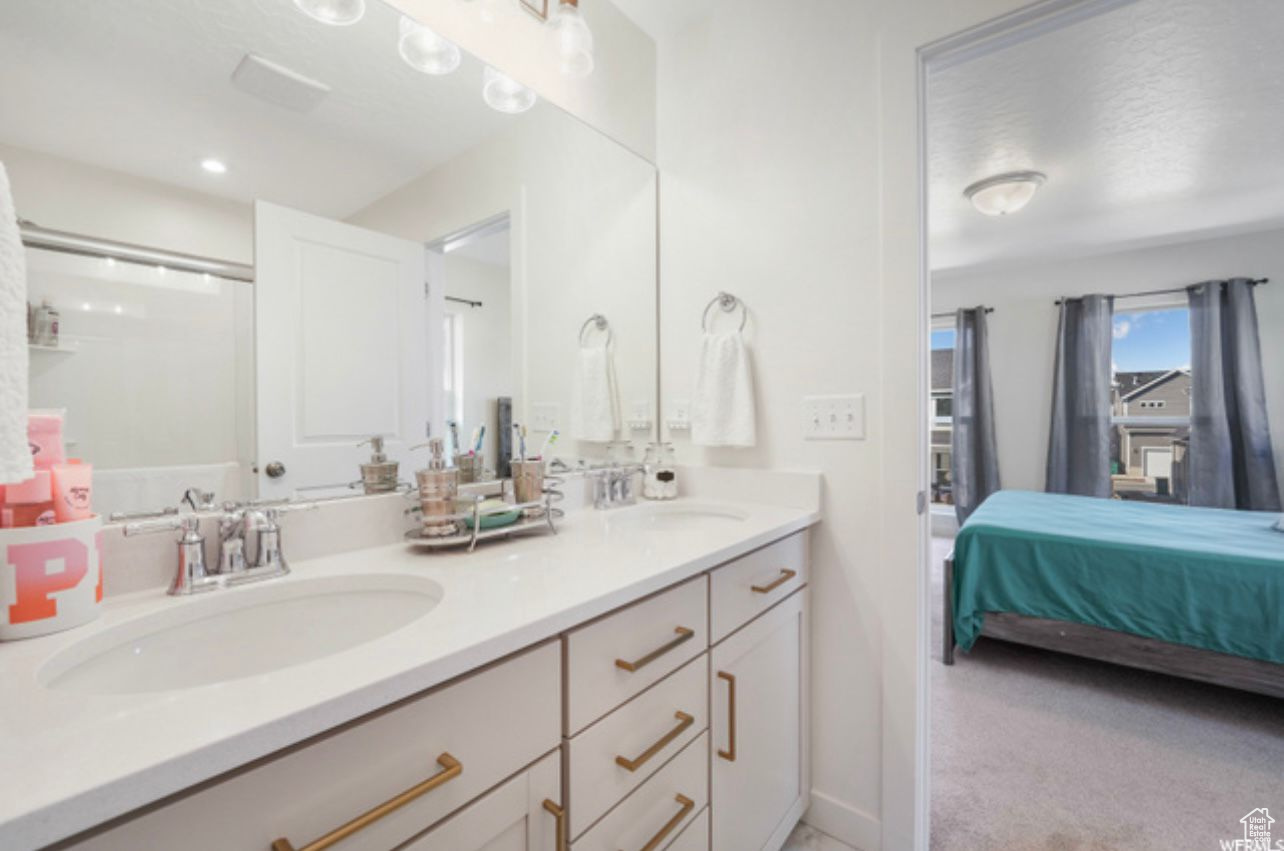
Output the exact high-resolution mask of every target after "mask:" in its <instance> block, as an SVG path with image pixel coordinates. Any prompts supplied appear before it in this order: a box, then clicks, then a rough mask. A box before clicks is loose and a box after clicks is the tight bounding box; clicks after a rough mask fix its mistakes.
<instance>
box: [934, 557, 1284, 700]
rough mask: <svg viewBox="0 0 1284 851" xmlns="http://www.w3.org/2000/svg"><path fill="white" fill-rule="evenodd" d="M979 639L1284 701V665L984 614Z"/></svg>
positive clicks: (948, 614) (948, 644) (950, 612)
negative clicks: (1228, 688) (985, 638)
mask: <svg viewBox="0 0 1284 851" xmlns="http://www.w3.org/2000/svg"><path fill="white" fill-rule="evenodd" d="M953 592H954V553H950V554H949V556H947V557H946V559H945V595H944V597H945V602H944V606H943V609H944V613H945V620H944V627H945V629H944V633H945V634H944V639H943V641H942V645H943V646H942V647H941V651H942V653H941V661H942V662H943V663H944V664H946V665H953V664H954V607H953V606H952V605H951V601H952V599H953V597H954V593H953ZM981 635H983V636H987V637H989V638H998V639H1001V640H1003V641H1010V642H1013V643H1014V644H1026V645H1029V646H1031V647H1040V648H1042V649H1044V650H1055V651H1057V652H1059V653H1069V654H1071V655H1073V656H1082V657H1084V658H1087V659H1099V660H1101V661H1103V662H1112V663H1114V664H1116V665H1127V666H1128V667H1131V668H1141V669H1142V670H1146V671H1156V672H1158V673H1161V674H1170V675H1172V676H1175V677H1185V678H1186V679H1189V680H1199V681H1200V682H1205V683H1213V684H1215V685H1220V686H1228V687H1230V688H1236V689H1241V690H1242V691H1251V692H1256V693H1257V694H1265V695H1269V696H1271V697H1279V698H1284V665H1277V664H1275V663H1274V662H1263V661H1260V660H1257V659H1248V658H1245V657H1243V656H1232V655H1230V654H1227V653H1218V652H1216V651H1213V650H1201V649H1199V648H1197V647H1188V646H1186V645H1184V644H1171V643H1169V642H1167V641H1160V640H1158V639H1155V638H1145V637H1143V636H1139V635H1130V634H1128V633H1126V632H1119V631H1117V630H1113V629H1105V628H1103V627H1098V626H1087V625H1085V624H1079V623H1072V622H1070V621H1057V620H1049V619H1047V618H1036V617H1029V616H1027V615H1016V614H1012V613H1010V612H986V613H985V625H984V626H983V627H982V629H981Z"/></svg>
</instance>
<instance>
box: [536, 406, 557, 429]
mask: <svg viewBox="0 0 1284 851" xmlns="http://www.w3.org/2000/svg"><path fill="white" fill-rule="evenodd" d="M561 418H562V406H561V405H559V404H557V403H556V402H535V403H534V404H532V405H531V428H532V429H533V430H535V431H552V430H553V429H556V428H560V426H559V425H558V421H559V420H561Z"/></svg>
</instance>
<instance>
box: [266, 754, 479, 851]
mask: <svg viewBox="0 0 1284 851" xmlns="http://www.w3.org/2000/svg"><path fill="white" fill-rule="evenodd" d="M437 764H438V765H440V766H441V771H438V772H437V773H436V774H434V775H433V776H432V777H429V778H428V779H427V780H425V781H423V782H422V783H419V784H417V785H415V786H411V787H410V788H409V789H407V790H406V791H404V792H402V793H401V794H400V795H397V796H396V797H395V798H389V799H388V800H386V801H384V802H383V803H382V804H380V805H379V806H377V807H375V808H374V809H373V810H370V811H368V812H365V813H362V814H361V815H359V816H357V817H356V818H354V819H353V820H352V821H350V822H348V823H347V824H345V825H342V826H341V827H336V828H335V829H334V830H332V831H330V832H329V833H327V834H326V835H325V836H323V837H321V838H320V839H318V840H316V841H314V842H310V843H308V844H307V845H304V846H303V847H302V848H300V849H298V851H322V849H324V848H329V847H330V846H331V845H334V844H336V843H338V842H341V841H343V840H344V839H347V838H348V837H349V836H351V835H352V834H354V833H356V832H357V831H359V830H362V829H363V828H367V827H369V826H370V825H372V824H374V823H375V822H377V821H378V820H379V819H381V818H383V817H384V816H386V815H388V814H389V813H391V812H393V811H394V810H399V809H401V808H402V807H404V806H405V805H406V804H409V803H410V802H411V801H413V800H414V799H415V798H418V797H420V796H421V795H426V794H428V793H429V792H431V791H432V790H433V789H436V788H437V787H438V786H444V785H445V784H446V783H448V782H450V781H451V780H454V779H455V778H456V777H458V776H459V775H461V774H463V773H464V766H463V764H462V763H461V762H460V761H459V760H457V759H455V758H454V757H453V756H451V755H450V754H448V753H443V754H442V755H441V756H439V757H437ZM272 851H295V848H294V846H293V845H291V844H290V840H288V839H286V838H284V837H282V838H281V839H278V840H276V841H275V842H273V843H272Z"/></svg>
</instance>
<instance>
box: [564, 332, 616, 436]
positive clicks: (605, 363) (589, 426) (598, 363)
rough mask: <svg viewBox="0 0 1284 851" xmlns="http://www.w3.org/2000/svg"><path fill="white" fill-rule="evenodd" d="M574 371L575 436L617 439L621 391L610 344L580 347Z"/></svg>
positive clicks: (573, 429)
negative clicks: (617, 381)
mask: <svg viewBox="0 0 1284 851" xmlns="http://www.w3.org/2000/svg"><path fill="white" fill-rule="evenodd" d="M575 371H576V374H575V399H574V413H573V418H572V429H571V434H572V436H574V437H575V439H576V440H586V441H590V442H594V443H608V442H610V441H612V440H615V436H616V433H617V432H618V431H619V430H620V394H619V390H618V388H617V387H616V384H615V359H614V356H613V355H612V354H611V347H610V346H590V347H587V348H585V347H583V346H581V347H580V351H579V357H578V360H577V361H576V364H575Z"/></svg>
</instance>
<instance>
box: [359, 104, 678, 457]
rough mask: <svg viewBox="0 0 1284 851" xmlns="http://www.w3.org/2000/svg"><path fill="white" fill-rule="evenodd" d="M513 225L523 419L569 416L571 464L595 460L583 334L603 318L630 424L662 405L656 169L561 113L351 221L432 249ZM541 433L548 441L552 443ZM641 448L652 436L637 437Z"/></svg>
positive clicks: (565, 419) (518, 410) (542, 116)
mask: <svg viewBox="0 0 1284 851" xmlns="http://www.w3.org/2000/svg"><path fill="white" fill-rule="evenodd" d="M504 213H507V214H509V215H510V216H511V233H512V244H511V263H512V275H513V308H512V309H513V316H514V337H513V339H514V354H513V363H514V373H515V376H516V377H517V387H515V388H514V391H515V392H514V419H516V420H517V421H518V422H523V421H527V420H529V419H530V417H529V414H528V412H529V410H530V408H529V405H530V404H539V403H553V404H556V405H557V406H558V407H559V410H560V422H559V427H560V428H561V430H562V432H563V434H564V440H563V442H562V443H561V444H559V446H561V448H562V449H563V450H565V454H567V455H572V456H574V455H580V456H594V455H599V454H601V452H602V449H601V447H600V446H595V445H590V444H583V443H581V444H575V443H572V441H571V439H570V438H571V435H570V432H569V424H570V410H571V382H570V379H569V377H570V375H571V371H572V369H573V366H574V363H575V358H576V357H577V354H576V352H577V348H578V346H579V342H578V334H579V331H580V327H581V325H582V324H583V323H584V321H585V320H586V319H587V318H588V317H589V316H590V315H591V314H593V313H601V314H603V315H605V316H606V317H607V318H608V320H609V321H610V322H611V324H612V327H613V328H614V331H615V344H614V349H615V364H616V372H617V376H618V379H619V386H620V395H621V399H622V401H623V404H624V408H625V412H626V415H627V411H628V408H629V406H630V403H631V402H632V401H634V400H641V401H643V402H648V403H650V406H651V408H654V399H655V398H656V385H655V382H656V360H657V355H656V325H655V323H656V308H655V280H656V259H655V246H656V241H655V240H656V176H655V169H654V167H653V166H652V165H651V164H650V163H648V162H647V161H645V160H643V159H641V158H640V157H637V156H636V155H634V154H632V153H630V152H628V151H626V150H625V149H623V148H621V147H619V146H618V145H616V144H615V143H613V142H611V141H610V140H609V139H606V138H605V137H603V136H602V135H600V134H598V133H594V132H592V131H591V130H588V129H587V128H585V127H583V126H582V125H581V124H580V123H579V122H577V121H575V120H573V119H571V118H569V117H567V116H566V115H564V114H563V113H561V112H559V111H557V110H554V109H545V110H538V111H534V112H531V113H528V114H527V115H525V116H523V117H522V120H521V122H520V123H519V124H518V125H517V126H516V127H515V128H514V129H513V131H512V132H510V133H508V134H505V135H503V136H500V137H498V138H496V139H493V140H491V141H490V142H488V143H487V144H485V145H482V146H480V147H478V148H476V149H474V150H472V151H470V152H468V153H467V154H464V155H463V156H461V157H458V158H456V159H455V160H452V161H451V162H449V163H446V164H444V165H442V166H439V167H438V168H436V169H434V170H433V171H431V172H429V173H428V174H426V175H424V176H423V177H421V178H419V179H418V180H415V181H413V182H411V183H409V184H407V185H406V186H404V187H402V188H401V189H399V190H397V191H396V192H393V193H392V194H390V195H388V196H386V197H385V198H383V199H381V200H379V201H377V202H375V203H374V204H373V205H371V206H370V207H368V208H366V209H365V210H363V211H361V212H359V213H357V214H356V215H355V216H353V217H352V218H351V219H350V221H351V222H352V223H353V224H357V225H361V226H362V227H368V228H373V229H375V230H378V231H382V232H384V233H389V234H392V235H394V236H402V237H405V238H406V239H413V240H417V241H421V242H432V241H433V240H436V239H439V238H441V237H444V236H446V235H449V234H452V233H456V232H458V231H461V230H463V229H465V228H467V227H469V226H471V225H475V224H477V223H479V222H483V221H486V220H488V219H492V218H494V217H495V216H497V215H501V214H504ZM542 437H543V435H542V433H541V434H540V435H539V439H542ZM632 437H633V439H634V441H635V442H643V441H645V440H646V439H647V433H646V432H637V433H633V434H632Z"/></svg>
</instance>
